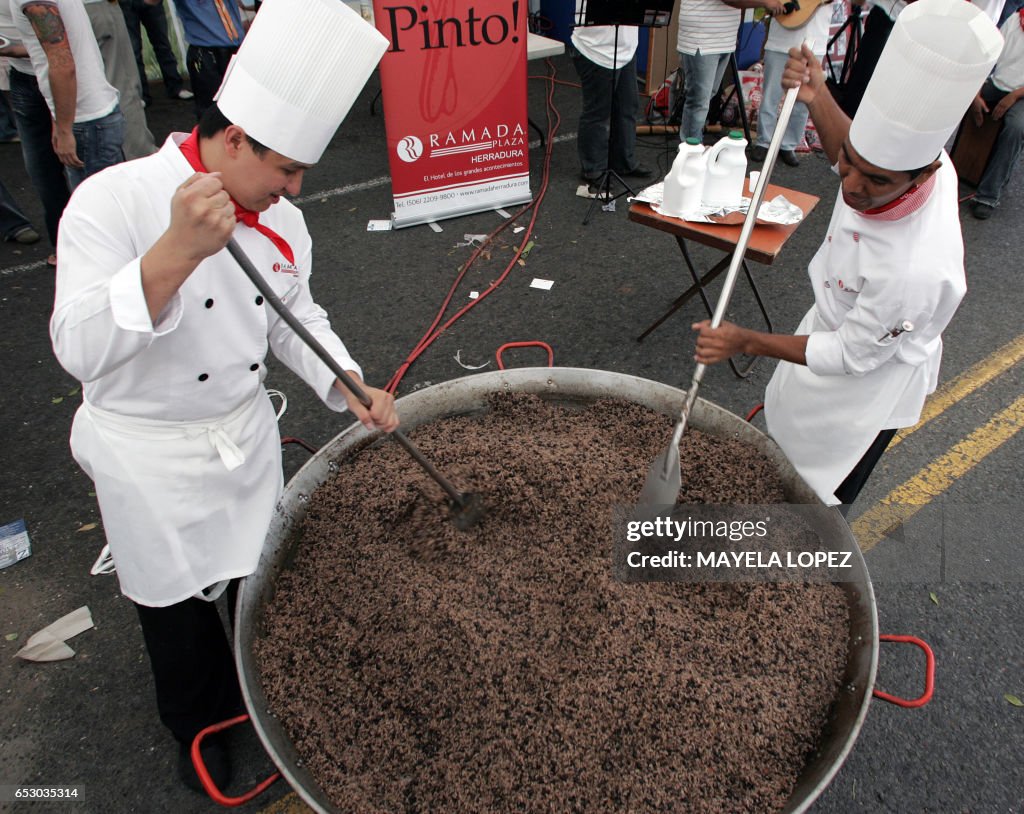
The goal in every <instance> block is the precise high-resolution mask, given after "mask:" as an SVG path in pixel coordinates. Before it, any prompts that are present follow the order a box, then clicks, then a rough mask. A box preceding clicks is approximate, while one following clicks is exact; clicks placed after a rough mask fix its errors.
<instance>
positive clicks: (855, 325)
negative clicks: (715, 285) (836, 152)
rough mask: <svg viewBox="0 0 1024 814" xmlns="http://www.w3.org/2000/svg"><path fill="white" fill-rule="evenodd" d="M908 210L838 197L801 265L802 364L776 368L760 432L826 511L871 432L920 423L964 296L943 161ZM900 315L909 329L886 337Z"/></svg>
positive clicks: (948, 172)
mask: <svg viewBox="0 0 1024 814" xmlns="http://www.w3.org/2000/svg"><path fill="white" fill-rule="evenodd" d="M940 160H941V161H942V166H941V167H940V168H939V170H938V171H937V172H936V174H935V175H934V176H933V177H932V179H931V180H930V181H929V182H928V183H927V184H925V185H924V186H922V187H921V188H920V189H919V190H918V191H917V193H916V194H915V195H912V196H910V197H909V198H908V199H907V200H906V201H905V202H904V203H902V204H900V205H899V206H897V207H895V208H894V209H891V210H889V211H887V212H883V213H880V214H876V215H870V214H866V213H860V212H857V211H856V210H854V209H851V208H850V207H848V206H847V205H846V204H845V203H844V202H843V199H842V193H841V192H840V194H839V197H838V200H837V201H836V205H835V209H834V210H833V212H832V221H831V223H830V224H829V227H828V234H827V237H826V238H825V241H824V243H822V245H821V248H820V249H818V252H817V254H816V255H815V256H814V259H813V260H811V263H810V266H809V267H808V275H809V277H810V280H811V285H812V287H813V289H814V306H813V307H812V308H811V309H810V311H808V312H807V314H806V315H805V316H804V318H803V321H802V322H801V323H800V325H799V327H798V328H797V330H796V334H797V335H808V340H807V350H806V358H807V365H806V366H804V365H796V364H791V363H789V362H780V363H779V365H778V367H777V368H776V370H775V374H774V376H773V377H772V380H771V381H770V382H769V384H768V389H767V392H766V393H765V418H766V420H767V424H768V431H769V433H770V434H771V435H772V437H773V438H774V439H775V440H776V441H777V442H778V444H779V446H780V447H781V448H782V450H783V452H785V453H786V455H787V457H788V458H789V459H790V461H792V463H793V465H794V466H795V467H796V469H797V471H798V472H799V473H800V475H801V476H802V477H803V479H804V480H805V481H807V483H808V484H809V485H810V486H811V488H813V489H814V490H815V492H817V494H818V496H819V497H820V498H821V499H822V500H823V501H824V502H825V503H827V504H836V503H838V500H837V499H836V497H835V494H834V492H835V490H836V489H837V488H838V487H839V485H840V484H841V483H842V482H843V480H844V479H845V478H846V476H847V475H848V474H849V473H850V471H851V470H852V469H853V467H854V466H856V465H857V463H858V462H859V461H860V459H861V457H862V456H863V455H864V453H865V452H866V451H867V449H868V447H869V446H870V445H871V442H872V441H873V440H874V439H875V437H876V436H877V435H878V433H879V432H880V431H882V430H886V429H899V428H900V427H909V426H912V425H913V424H915V423H917V421H918V419H919V418H920V416H921V408H922V407H923V406H924V400H925V397H926V396H927V394H928V393H931V392H932V391H933V390H934V389H935V386H936V383H937V381H938V372H939V363H940V361H941V358H942V338H941V334H942V331H943V330H944V329H945V327H946V325H947V324H949V321H950V319H951V318H952V317H953V314H954V312H955V311H956V309H957V306H958V305H959V304H960V300H961V299H963V296H964V294H965V293H966V291H967V284H966V280H965V277H964V264H963V239H962V237H961V234H960V219H959V214H958V210H957V177H956V172H955V171H954V169H953V166H952V162H951V161H950V159H949V156H948V155H946V154H945V153H943V154H942V156H941V159H940ZM904 320H909V321H910V322H912V323H913V331H912V332H909V333H902V334H900V335H899V336H897V337H891V336H890V335H889V334H890V332H891V331H892V330H893V328H895V327H897V326H898V325H900V323H901V322H903V321H904Z"/></svg>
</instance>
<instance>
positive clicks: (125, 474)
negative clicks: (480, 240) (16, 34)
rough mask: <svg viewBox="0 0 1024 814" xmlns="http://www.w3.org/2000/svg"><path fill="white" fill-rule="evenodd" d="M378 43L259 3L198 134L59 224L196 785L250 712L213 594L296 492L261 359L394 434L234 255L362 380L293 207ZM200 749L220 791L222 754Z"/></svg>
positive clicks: (93, 396) (76, 328)
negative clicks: (202, 767) (224, 733)
mask: <svg viewBox="0 0 1024 814" xmlns="http://www.w3.org/2000/svg"><path fill="white" fill-rule="evenodd" d="M386 48H387V40H386V39H385V38H384V37H383V36H382V35H380V34H379V33H378V32H377V31H376V29H374V28H373V27H372V26H371V25H369V24H367V23H366V22H364V21H363V20H362V19H361V18H360V16H359V15H358V14H356V13H354V12H353V11H351V10H350V9H349V8H348V6H347V5H346V4H344V3H340V2H337V0H266V2H264V3H263V5H262V7H261V10H260V13H259V14H258V15H257V17H256V19H255V21H254V23H253V25H252V27H251V29H250V31H249V33H248V34H247V36H246V39H245V42H244V44H243V45H242V47H241V49H240V51H239V53H238V55H237V56H236V57H235V60H234V61H233V63H232V64H231V66H230V67H229V69H228V72H227V74H226V76H225V79H224V83H223V84H222V86H221V89H220V91H219V95H218V100H217V104H216V105H215V106H214V107H212V108H211V109H210V110H209V111H207V114H206V115H205V116H204V118H203V119H202V121H201V123H200V125H199V127H198V128H197V130H196V131H193V133H192V134H185V133H174V134H172V135H171V136H169V137H168V139H167V141H166V143H165V144H164V145H163V148H162V149H161V150H160V151H159V152H158V153H156V154H155V155H153V156H149V157H147V158H143V159H140V160H138V161H133V162H129V163H126V164H121V165H119V166H117V167H115V168H112V169H111V170H109V171H106V172H102V173H99V174H97V175H96V176H94V177H92V178H90V179H88V180H87V181H86V182H84V183H83V184H82V185H81V186H80V187H79V188H78V189H77V190H76V192H75V194H74V196H73V197H72V199H71V202H70V204H69V205H68V207H67V209H66V210H65V213H64V217H63V220H62V221H61V226H60V232H59V239H58V244H59V247H58V257H59V259H60V262H59V265H58V268H57V285H56V302H55V306H54V313H53V317H52V320H51V323H50V331H51V336H52V339H53V346H54V350H55V352H56V354H57V357H58V359H59V360H60V362H61V364H62V365H63V366H64V367H65V369H66V370H68V371H69V372H70V373H71V374H72V375H74V376H75V377H76V378H78V379H79V380H80V381H82V383H83V404H82V406H81V408H80V409H79V410H78V412H77V414H76V416H75V420H74V425H73V428H72V433H71V448H72V452H73V454H74V456H75V459H76V460H77V461H78V462H79V464H81V466H82V468H83V469H84V470H85V471H86V473H88V475H89V476H90V477H91V478H92V479H93V481H94V482H95V484H96V495H97V499H98V501H99V504H100V510H101V513H102V516H103V525H104V530H105V532H106V536H107V542H108V545H109V547H110V552H111V555H112V557H113V561H114V564H115V565H116V568H117V574H118V578H119V581H120V585H121V590H122V592H123V593H124V594H125V595H126V596H127V597H128V598H129V599H131V600H132V601H133V602H134V603H135V604H136V606H137V608H138V611H139V618H140V621H141V624H142V628H143V635H144V637H145V641H146V646H147V650H148V652H149V654H150V660H151V664H152V667H153V673H154V679H155V684H156V691H157V706H158V709H159V712H160V717H161V720H162V721H163V722H164V724H165V725H166V726H167V727H168V728H169V729H170V730H171V732H172V734H173V735H174V737H175V738H176V739H177V740H178V742H179V744H180V748H179V766H178V768H179V771H180V772H181V776H182V780H183V781H184V782H186V784H188V785H190V786H192V787H196V786H197V785H198V781H197V777H196V775H195V773H194V770H193V769H192V765H191V761H190V760H189V759H188V754H187V751H188V747H189V745H190V744H191V741H192V739H193V738H194V736H195V735H196V734H197V732H198V731H199V730H200V729H202V728H203V727H205V726H207V725H209V724H211V723H215V722H217V721H221V720H224V719H225V718H227V717H230V716H231V715H232V714H234V713H236V711H237V710H238V709H239V707H240V703H241V698H240V693H239V688H238V682H237V678H236V675H235V669H234V662H233V659H232V657H231V651H230V647H229V646H228V642H227V638H226V637H225V632H224V630H223V627H222V625H221V623H220V619H219V616H218V613H217V609H216V606H215V605H214V604H213V603H212V601H209V600H210V599H211V598H215V597H216V594H217V593H219V592H220V590H222V589H223V587H224V586H225V585H228V584H231V585H232V586H233V585H234V584H235V583H232V582H231V581H233V580H237V578H239V577H243V576H246V575H247V574H250V573H252V572H253V571H254V570H255V567H256V564H257V560H258V558H259V554H260V549H261V547H262V544H263V540H264V537H265V534H266V531H267V528H268V525H269V522H270V517H271V513H272V511H273V508H274V505H275V502H276V501H277V499H278V497H279V495H280V493H281V489H282V471H281V452H280V436H279V434H278V429H277V422H276V419H275V415H274V410H273V409H272V407H271V403H270V401H269V399H268V397H267V393H266V391H265V390H264V387H263V380H264V378H265V376H266V365H265V357H266V354H267V350H268V346H269V348H270V349H272V350H273V352H274V355H275V356H276V357H277V358H278V359H280V360H281V361H282V362H284V363H285V364H286V365H287V366H288V367H289V368H290V369H291V370H292V371H293V372H295V373H296V374H297V375H298V376H300V377H301V378H302V379H303V380H304V381H306V383H308V384H309V385H310V386H311V387H312V388H313V389H314V390H315V391H316V393H317V394H318V395H319V396H320V397H321V399H322V400H323V401H324V403H325V404H326V405H327V407H329V408H330V409H332V410H337V411H343V410H345V409H350V410H352V412H353V413H354V414H355V416H356V417H357V418H358V419H359V420H361V421H362V422H363V423H364V424H366V425H367V426H369V427H372V428H378V429H381V430H385V431H390V430H393V429H394V428H395V427H396V426H397V424H398V419H397V416H396V414H395V409H394V400H393V398H392V397H391V395H390V394H388V393H386V392H384V391H382V390H378V389H375V388H372V387H366V388H365V390H366V392H367V393H368V394H369V395H370V397H371V399H372V407H371V409H369V410H366V409H364V408H363V407H362V406H361V405H360V404H359V403H358V401H356V400H355V399H354V398H353V397H352V396H351V395H350V394H349V393H348V392H347V391H345V389H344V388H343V387H342V386H341V384H340V383H339V382H337V381H336V380H335V377H334V375H333V374H332V373H331V372H330V370H329V369H328V367H327V366H326V365H324V364H323V363H322V362H321V361H320V360H319V359H318V358H317V357H316V356H315V355H314V353H313V352H312V351H310V350H309V349H308V348H307V347H306V346H305V345H304V344H303V342H302V341H301V340H300V339H299V338H298V337H297V336H296V335H295V334H294V332H293V331H292V330H291V329H290V328H289V327H288V326H287V325H286V324H285V323H284V322H283V321H282V320H280V319H279V318H278V317H277V315H276V314H275V313H274V311H272V310H271V309H270V307H269V306H268V305H267V304H266V303H265V302H264V301H263V297H261V296H260V295H259V292H258V291H257V290H256V288H255V287H254V286H253V285H252V283H251V282H250V281H249V279H248V278H247V277H246V276H245V274H244V273H243V272H242V270H241V269H240V268H239V267H238V265H237V264H236V263H235V262H234V261H233V260H232V259H231V257H230V255H229V254H228V252H227V251H226V250H225V248H224V247H225V245H226V244H227V241H228V240H229V239H230V238H232V237H233V238H234V239H235V240H236V241H237V242H238V244H239V245H240V246H241V248H242V249H243V251H244V252H245V253H246V254H247V255H248V256H249V258H250V259H251V260H252V261H253V263H254V265H255V266H256V268H257V269H259V270H260V272H261V273H262V274H263V275H264V277H265V279H266V280H267V281H268V282H269V283H270V284H271V285H272V286H273V288H274V289H275V291H276V292H277V294H278V295H279V296H280V297H281V299H282V300H283V301H284V302H285V303H286V304H287V305H288V306H289V307H290V308H291V310H292V311H293V312H294V313H295V314H296V315H297V316H298V317H299V318H300V319H301V321H302V322H303V323H304V324H305V326H306V327H307V328H308V329H309V330H310V331H311V332H312V333H313V335H314V336H316V338H317V339H319V341H320V342H321V343H322V344H323V345H324V346H325V347H326V348H327V349H328V350H329V351H330V352H331V353H332V354H333V355H334V357H335V359H337V360H338V362H339V363H340V364H341V366H342V367H343V368H344V369H346V370H347V371H349V373H350V375H352V376H353V378H355V379H357V380H360V381H361V371H360V369H359V366H358V365H357V364H356V363H355V361H353V359H352V358H351V357H350V356H349V354H348V352H347V351H346V349H345V346H344V344H343V343H342V341H341V340H340V339H339V338H338V337H337V335H336V334H335V333H334V332H333V330H332V329H331V326H330V323H329V322H328V320H327V316H326V314H325V313H324V311H323V310H322V309H321V308H320V307H319V306H318V305H317V304H316V303H315V302H314V300H313V298H312V295H311V294H310V289H309V279H310V273H311V269H312V246H311V241H310V236H309V233H308V232H307V230H306V227H305V223H304V221H303V217H302V214H301V213H300V212H299V210H298V209H297V208H296V207H295V206H293V205H292V204H291V203H290V202H288V201H287V200H284V197H285V196H287V195H291V196H294V195H297V194H298V192H299V189H300V187H301V184H302V178H303V173H304V171H305V170H306V169H308V168H309V167H311V166H312V165H313V164H315V163H316V162H317V161H318V160H319V159H320V156H321V154H322V153H323V151H324V148H325V147H326V146H327V143H328V142H329V141H330V139H331V138H332V136H333V135H334V133H335V131H336V130H337V127H338V125H339V124H340V123H341V121H342V119H343V118H344V117H345V115H346V114H347V112H348V110H349V108H350V107H351V105H352V103H353V102H354V101H355V99H356V97H357V96H358V95H359V92H360V90H361V88H362V86H363V85H364V84H365V82H366V79H367V78H368V77H369V75H370V73H371V72H372V70H373V68H374V66H375V65H376V64H377V62H378V61H379V59H380V57H381V55H382V54H383V53H384V51H385V50H386ZM229 600H230V590H229ZM203 751H204V756H205V757H206V759H207V765H208V767H209V768H210V770H211V773H212V774H213V775H214V779H215V781H217V782H218V783H219V784H221V785H223V783H225V782H226V781H227V777H228V773H229V768H228V762H227V756H226V754H225V753H224V751H223V746H222V744H221V743H220V742H219V741H216V740H210V741H208V748H204V750H203Z"/></svg>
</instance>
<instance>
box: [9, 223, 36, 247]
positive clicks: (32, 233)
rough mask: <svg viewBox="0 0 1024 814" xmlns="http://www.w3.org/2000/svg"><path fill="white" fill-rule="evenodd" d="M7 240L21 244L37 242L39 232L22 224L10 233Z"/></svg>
mask: <svg viewBox="0 0 1024 814" xmlns="http://www.w3.org/2000/svg"><path fill="white" fill-rule="evenodd" d="M8 240H13V241H14V242H15V243H20V244H21V245H22V246H30V245H31V244H33V243H38V242H39V232H37V231H36V230H35V229H33V228H32V227H31V226H22V227H21V228H20V229H18V231H16V232H15V233H14V234H13V235H11V236H10V237H9V238H8Z"/></svg>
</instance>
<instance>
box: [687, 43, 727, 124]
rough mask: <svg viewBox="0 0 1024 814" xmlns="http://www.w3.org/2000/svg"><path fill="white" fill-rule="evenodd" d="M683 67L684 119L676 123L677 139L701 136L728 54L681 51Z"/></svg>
mask: <svg viewBox="0 0 1024 814" xmlns="http://www.w3.org/2000/svg"><path fill="white" fill-rule="evenodd" d="M679 56H680V68H681V69H682V71H683V96H684V99H683V120H682V123H681V124H680V126H679V140H680V141H685V140H686V139H688V138H695V139H699V140H700V141H703V140H704V125H705V123H706V122H707V118H708V109H709V108H710V107H711V97H712V96H714V95H715V91H717V90H718V87H719V85H721V84H722V77H723V76H724V75H725V69H726V66H728V64H729V54H701V53H699V52H698V53H696V54H680V55H679Z"/></svg>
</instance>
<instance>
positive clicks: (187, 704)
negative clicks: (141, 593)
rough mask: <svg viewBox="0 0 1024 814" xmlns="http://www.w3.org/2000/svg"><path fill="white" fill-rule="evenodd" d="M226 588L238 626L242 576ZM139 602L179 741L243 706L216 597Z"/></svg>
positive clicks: (160, 701)
mask: <svg viewBox="0 0 1024 814" xmlns="http://www.w3.org/2000/svg"><path fill="white" fill-rule="evenodd" d="M224 594H225V596H226V598H227V601H228V611H229V616H230V618H231V623H232V626H233V625H234V607H235V598H236V597H237V596H238V580H232V581H231V582H230V583H229V585H228V588H227V590H226V591H225V592H224ZM218 601H219V600H218ZM135 608H136V610H137V611H138V612H139V622H140V623H141V624H142V635H143V638H144V639H145V641H146V650H147V651H148V653H149V661H150V665H151V667H152V668H153V680H154V682H155V684H156V705H157V710H158V711H159V713H160V720H161V721H162V722H163V724H164V726H166V727H167V728H168V729H170V730H171V733H172V734H173V735H174V737H175V738H176V739H177V740H178V741H179V742H181V743H191V742H192V740H193V739H194V738H195V736H196V735H197V734H198V733H199V731H200V730H202V729H204V728H205V727H207V726H209V725H210V724H214V723H218V722H219V721H223V720H226V719H228V718H231V717H233V716H235V715H238V714H239V713H240V712H242V711H243V704H242V693H241V689H240V688H239V685H238V674H237V672H236V671H235V661H234V659H233V658H232V654H231V646H230V644H229V642H228V636H227V635H226V633H225V630H224V625H223V623H222V622H221V619H220V614H219V613H218V612H217V603H215V602H204V601H203V600H201V599H186V600H185V601H184V602H179V603H177V604H176V605H169V606H167V607H164V608H150V607H146V606H144V605H139V604H138V603H136V604H135Z"/></svg>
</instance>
